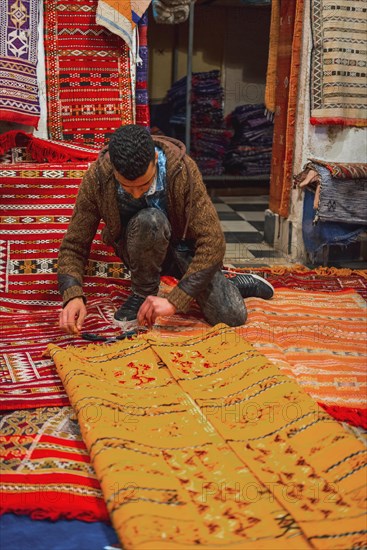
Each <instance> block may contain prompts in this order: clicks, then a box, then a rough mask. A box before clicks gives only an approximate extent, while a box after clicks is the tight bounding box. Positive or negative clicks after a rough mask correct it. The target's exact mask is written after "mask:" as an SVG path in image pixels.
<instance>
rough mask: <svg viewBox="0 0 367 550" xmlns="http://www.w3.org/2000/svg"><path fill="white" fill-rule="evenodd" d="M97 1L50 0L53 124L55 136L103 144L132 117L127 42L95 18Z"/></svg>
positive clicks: (47, 43)
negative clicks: (98, 23)
mask: <svg viewBox="0 0 367 550" xmlns="http://www.w3.org/2000/svg"><path fill="white" fill-rule="evenodd" d="M96 9H97V2H96V1H95V0H82V1H80V2H65V1H64V0H47V1H46V2H45V55H46V77H47V101H48V130H49V137H50V138H51V139H63V140H66V141H71V142H74V143H80V144H83V143H85V144H94V145H104V144H105V143H106V142H107V141H108V140H109V137H110V136H111V134H112V133H113V131H114V130H115V129H116V128H118V127H119V126H121V125H122V124H129V123H132V122H133V107H132V105H133V101H132V87H131V75H130V60H129V51H128V46H127V45H126V43H125V42H124V41H123V40H122V38H120V37H119V36H116V35H114V34H112V33H111V32H110V31H109V30H108V29H106V28H104V27H101V26H100V25H97V24H96V20H95V18H96Z"/></svg>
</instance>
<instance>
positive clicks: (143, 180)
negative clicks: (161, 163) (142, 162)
mask: <svg viewBox="0 0 367 550" xmlns="http://www.w3.org/2000/svg"><path fill="white" fill-rule="evenodd" d="M156 162H157V156H156V158H155V161H152V162H151V163H150V164H149V166H148V169H147V171H146V172H145V174H143V175H142V176H139V177H138V178H136V179H135V180H127V179H125V178H124V176H122V175H121V174H119V173H118V172H117V170H115V169H114V170H113V174H114V176H115V178H116V180H117V181H118V183H119V184H120V185H121V187H122V189H123V190H124V191H125V192H126V193H129V195H131V196H132V197H134V199H139V198H140V197H141V196H142V195H144V193H146V192H147V191H148V190H149V188H150V186H151V185H152V183H153V181H154V178H155V176H156V173H157V165H156Z"/></svg>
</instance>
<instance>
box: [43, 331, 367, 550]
mask: <svg viewBox="0 0 367 550" xmlns="http://www.w3.org/2000/svg"><path fill="white" fill-rule="evenodd" d="M49 349H50V353H51V355H52V357H53V359H54V361H55V363H56V366H57V369H58V372H59V375H60V377H61V379H62V381H63V384H64V386H65V388H66V390H67V392H68V395H69V398H70V401H71V404H72V405H73V407H74V409H75V411H76V413H77V416H78V420H79V423H80V427H81V431H82V435H83V438H84V440H85V443H86V445H87V448H88V450H89V453H90V456H91V460H92V462H93V465H94V468H95V471H96V474H97V477H98V479H99V480H100V482H101V486H102V491H103V493H104V497H105V500H106V504H107V507H108V510H109V513H110V515H111V519H112V522H113V525H114V527H115V529H116V531H117V532H118V534H119V537H120V540H121V543H122V544H123V546H124V548H126V549H149V550H153V549H159V550H163V549H169V548H172V549H178V548H180V549H182V548H185V549H191V548H197V547H198V545H201V546H202V547H205V548H210V549H214V548H218V549H219V548H220V549H223V550H224V549H226V550H227V549H229V548H236V549H237V548H238V549H240V548H246V549H247V548H267V549H271V548H279V549H281V548H294V549H302V548H352V547H353V548H362V547H363V546H364V545H365V544H366V531H365V525H366V524H365V516H364V509H363V500H364V496H365V495H364V492H365V470H364V467H365V466H366V449H365V447H364V445H363V444H362V443H361V442H360V441H358V440H357V439H356V438H355V437H354V436H353V435H351V434H348V433H347V432H346V431H345V430H344V429H343V427H342V426H341V425H340V424H338V423H337V422H336V421H335V420H333V419H332V418H331V417H330V416H328V415H327V414H326V413H325V412H324V411H322V409H320V408H319V407H318V406H317V404H316V403H315V402H314V401H313V400H312V399H311V398H310V397H309V396H308V395H307V394H306V393H305V392H304V391H303V390H302V389H301V388H300V387H299V386H298V385H297V384H296V383H295V382H294V381H292V380H291V379H290V378H288V377H287V376H285V375H283V374H281V372H280V370H279V369H278V367H277V366H276V365H275V364H272V363H270V362H269V361H268V359H266V358H265V357H264V356H262V355H261V354H260V353H259V352H258V351H256V350H255V348H253V346H252V345H251V344H248V343H247V342H245V341H244V340H243V339H242V338H241V336H240V335H239V333H238V332H237V331H236V330H235V329H231V328H228V327H226V326H224V325H218V326H217V327H214V328H210V329H207V330H203V332H202V333H201V334H200V335H198V336H194V337H192V338H191V339H187V338H183V337H174V338H167V337H165V338H160V336H159V334H156V333H154V332H152V333H149V334H147V335H145V336H140V337H139V338H136V339H134V340H131V341H122V342H119V343H116V344H111V345H104V346H96V345H91V346H88V347H86V348H68V349H67V350H64V349H61V348H59V347H57V346H53V345H51V346H49Z"/></svg>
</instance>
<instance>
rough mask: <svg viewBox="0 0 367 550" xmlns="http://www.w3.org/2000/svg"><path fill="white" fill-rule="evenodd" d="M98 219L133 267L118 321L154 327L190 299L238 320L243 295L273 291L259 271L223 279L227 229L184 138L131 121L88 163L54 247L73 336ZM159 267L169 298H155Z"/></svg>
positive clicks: (214, 319)
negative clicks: (170, 283) (167, 279)
mask: <svg viewBox="0 0 367 550" xmlns="http://www.w3.org/2000/svg"><path fill="white" fill-rule="evenodd" d="M101 219H102V220H103V221H104V223H105V228H104V230H103V233H102V238H103V240H104V242H105V243H106V244H108V245H112V246H113V247H114V249H115V251H116V253H117V255H118V256H119V257H121V259H122V261H123V262H124V263H125V264H126V265H127V266H128V268H129V270H130V273H131V283H132V294H131V296H130V297H129V298H128V299H127V300H126V301H125V302H124V303H123V304H122V306H121V307H120V309H118V311H116V313H115V320H116V322H117V323H119V324H121V326H123V327H124V328H131V325H132V324H134V323H135V324H136V323H138V324H139V326H143V325H146V326H149V327H151V326H152V325H153V324H154V322H155V320H156V318H157V317H158V316H163V317H164V316H169V315H173V314H174V313H176V312H186V311H187V310H188V309H189V307H190V304H191V303H192V301H193V300H194V299H196V301H197V302H198V304H199V306H200V307H201V310H202V313H203V315H204V317H205V319H206V320H207V321H208V323H210V324H211V325H214V324H217V323H220V322H221V323H225V324H227V325H229V326H239V325H242V324H244V323H245V321H246V317H247V312H246V307H245V304H244V301H243V298H244V297H248V296H258V297H261V298H265V299H268V298H271V297H272V296H273V293H274V290H273V288H272V286H271V285H270V284H269V283H267V282H266V281H265V280H264V279H262V278H261V277H258V276H256V275H250V274H249V275H240V276H238V277H235V278H234V279H226V278H225V277H224V275H223V273H222V271H221V267H222V262H223V257H224V253H225V240H224V235H223V232H222V229H221V226H220V222H219V219H218V215H217V213H216V210H215V208H214V206H213V204H212V202H211V200H210V198H209V196H208V194H207V192H206V188H205V185H204V183H203V181H202V177H201V174H200V172H199V170H198V168H197V166H196V164H195V162H194V161H193V160H192V159H191V158H190V157H188V156H187V155H186V154H185V146H184V145H183V144H182V143H181V142H179V141H177V140H175V139H172V138H168V137H162V136H156V137H152V136H151V135H150V134H149V133H148V131H147V130H146V129H145V128H143V127H140V126H137V125H133V124H131V125H127V126H122V127H121V128H119V129H118V130H116V132H115V133H114V134H113V135H112V137H111V140H110V142H109V146H108V150H107V148H106V149H104V150H103V151H102V152H101V154H100V156H99V158H98V159H97V160H96V161H95V162H94V163H93V164H92V165H91V166H90V168H89V169H88V170H87V172H86V174H85V176H84V178H83V181H82V183H81V186H80V190H79V193H78V197H77V200H76V204H75V208H74V212H73V216H72V218H71V221H70V225H69V228H68V230H67V233H66V235H65V237H64V239H63V242H62V244H61V247H60V253H59V259H58V281H59V290H60V292H61V294H62V297H63V309H62V312H61V314H60V321H59V324H60V327H62V328H63V329H64V330H66V331H67V332H68V333H70V334H78V333H79V332H80V331H81V329H82V325H83V321H84V319H85V317H86V313H87V311H86V306H85V302H86V300H85V297H84V294H83V290H82V281H83V273H84V268H85V265H86V262H87V260H88V257H89V252H90V247H91V243H92V240H93V238H94V236H95V233H96V231H97V227H98V225H99V222H100V220H101ZM161 275H172V276H175V277H177V278H178V279H179V283H178V285H177V286H176V287H174V288H173V290H172V291H171V292H170V294H169V295H168V297H167V298H160V297H158V296H157V293H158V288H159V281H160V276H161Z"/></svg>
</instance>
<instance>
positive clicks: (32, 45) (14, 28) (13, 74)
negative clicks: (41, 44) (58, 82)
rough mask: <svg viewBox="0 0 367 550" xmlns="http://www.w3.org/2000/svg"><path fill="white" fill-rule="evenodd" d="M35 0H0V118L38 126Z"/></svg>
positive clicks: (36, 8)
mask: <svg viewBox="0 0 367 550" xmlns="http://www.w3.org/2000/svg"><path fill="white" fill-rule="evenodd" d="M38 20H39V2H38V0H22V1H21V2H20V1H18V0H0V33H1V39H0V79H1V87H0V120H5V121H7V122H16V123H18V124H25V125H28V126H35V127H37V125H38V121H39V117H40V105H39V98H38V83H37V41H38Z"/></svg>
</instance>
